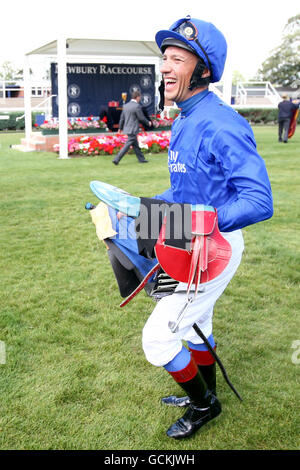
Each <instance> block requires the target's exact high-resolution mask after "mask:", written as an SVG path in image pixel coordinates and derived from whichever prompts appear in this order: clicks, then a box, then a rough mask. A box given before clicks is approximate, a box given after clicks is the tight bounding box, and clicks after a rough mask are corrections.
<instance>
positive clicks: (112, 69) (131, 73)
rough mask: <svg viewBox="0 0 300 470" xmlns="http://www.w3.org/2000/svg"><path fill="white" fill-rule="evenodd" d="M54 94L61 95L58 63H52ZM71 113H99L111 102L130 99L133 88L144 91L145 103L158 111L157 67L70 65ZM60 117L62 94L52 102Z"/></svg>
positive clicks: (150, 108)
mask: <svg viewBox="0 0 300 470" xmlns="http://www.w3.org/2000/svg"><path fill="white" fill-rule="evenodd" d="M51 82H52V94H54V95H58V87H57V64H54V63H53V64H51ZM67 83H68V87H67V92H68V116H69V117H78V116H90V115H93V116H99V114H100V112H101V109H103V108H104V107H106V106H107V105H108V103H109V101H119V103H120V104H121V103H122V93H127V101H128V99H130V94H131V92H132V91H135V90H138V91H140V92H141V95H142V99H141V105H142V106H144V107H145V108H146V109H147V111H148V113H149V114H152V113H154V112H155V103H154V100H155V66H154V65H135V64H134V65H132V64H67ZM52 109H53V116H58V96H56V97H55V98H53V102H52Z"/></svg>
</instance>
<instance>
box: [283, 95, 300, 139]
mask: <svg viewBox="0 0 300 470" xmlns="http://www.w3.org/2000/svg"><path fill="white" fill-rule="evenodd" d="M282 99H283V101H281V102H280V103H279V104H278V140H279V142H282V133H283V142H284V143H285V144H286V143H287V141H288V133H289V127H290V123H291V119H292V116H293V112H294V111H295V110H296V109H297V108H298V107H299V102H297V101H295V102H292V101H290V100H289V97H288V95H286V94H284V95H282Z"/></svg>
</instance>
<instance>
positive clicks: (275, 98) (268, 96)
mask: <svg viewBox="0 0 300 470" xmlns="http://www.w3.org/2000/svg"><path fill="white" fill-rule="evenodd" d="M263 100H265V103H262V101H263ZM280 101H281V98H280V95H279V93H278V92H277V91H276V90H275V88H274V86H273V85H272V84H271V83H270V82H254V81H250V82H239V83H237V86H236V105H238V106H242V105H247V106H252V107H257V106H258V107H259V106H263V107H266V106H270V107H276V106H277V105H278V103H279V102H280Z"/></svg>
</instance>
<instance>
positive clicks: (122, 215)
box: [117, 212, 126, 220]
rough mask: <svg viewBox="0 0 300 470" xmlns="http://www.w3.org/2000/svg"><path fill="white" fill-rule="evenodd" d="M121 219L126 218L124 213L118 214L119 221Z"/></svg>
mask: <svg viewBox="0 0 300 470" xmlns="http://www.w3.org/2000/svg"><path fill="white" fill-rule="evenodd" d="M121 217H126V214H123V212H117V219H118V220H120V219H121Z"/></svg>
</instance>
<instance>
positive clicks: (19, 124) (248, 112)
mask: <svg viewBox="0 0 300 470" xmlns="http://www.w3.org/2000/svg"><path fill="white" fill-rule="evenodd" d="M237 111H238V113H239V114H241V115H242V116H244V118H245V119H247V121H249V122H250V123H251V124H277V116H278V109H264V108H243V109H237ZM3 114H8V115H9V119H8V120H6V119H3V120H2V119H0V131H3V130H19V129H24V128H25V119H24V118H22V119H19V121H16V118H17V117H18V116H22V115H23V114H24V113H23V112H21V111H19V112H16V111H14V112H7V113H1V112H0V115H3ZM37 114H41V113H40V112H33V113H32V124H34V123H35V116H36V115H37ZM297 122H298V123H300V113H299V116H298V120H297Z"/></svg>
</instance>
